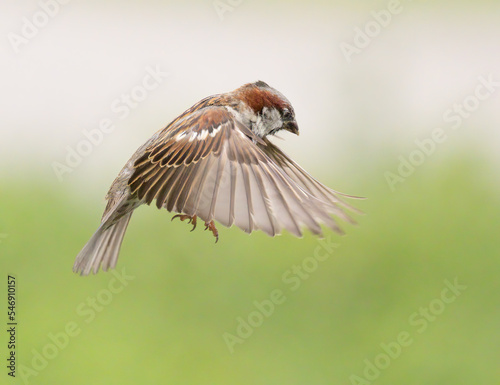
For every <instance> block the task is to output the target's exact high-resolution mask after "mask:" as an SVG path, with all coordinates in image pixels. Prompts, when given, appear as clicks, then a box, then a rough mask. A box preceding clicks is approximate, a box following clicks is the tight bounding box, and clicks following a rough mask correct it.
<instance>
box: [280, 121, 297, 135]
mask: <svg viewBox="0 0 500 385" xmlns="http://www.w3.org/2000/svg"><path fill="white" fill-rule="evenodd" d="M283 129H284V130H287V131H290V132H291V133H292V134H295V135H297V136H298V135H299V126H298V125H297V122H296V121H295V120H289V121H286V122H285V123H284V124H283Z"/></svg>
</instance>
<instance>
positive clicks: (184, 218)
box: [172, 214, 196, 231]
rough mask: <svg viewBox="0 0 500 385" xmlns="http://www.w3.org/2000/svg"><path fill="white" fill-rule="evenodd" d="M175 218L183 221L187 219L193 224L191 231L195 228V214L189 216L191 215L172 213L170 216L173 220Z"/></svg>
mask: <svg viewBox="0 0 500 385" xmlns="http://www.w3.org/2000/svg"><path fill="white" fill-rule="evenodd" d="M175 218H179V219H180V220H181V221H185V220H186V219H189V222H188V223H191V224H192V225H193V228H192V229H191V231H193V230H194V229H196V215H193V216H191V215H185V214H177V215H174V216H173V217H172V220H174V219H175Z"/></svg>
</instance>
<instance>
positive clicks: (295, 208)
mask: <svg viewBox="0 0 500 385" xmlns="http://www.w3.org/2000/svg"><path fill="white" fill-rule="evenodd" d="M280 130H286V131H289V132H291V133H293V134H296V135H298V134H299V129H298V126H297V123H296V121H295V113H294V110H293V107H292V105H291V104H290V102H289V101H288V99H287V98H285V97H284V96H283V95H282V94H281V93H280V92H278V91H277V90H275V89H274V88H272V87H270V86H269V85H267V84H266V83H264V82H262V81H258V82H255V83H250V84H246V85H244V86H242V87H240V88H238V89H236V90H235V91H233V92H229V93H225V94H220V95H214V96H210V97H208V98H205V99H203V100H201V101H200V102H198V103H196V104H195V105H194V106H193V107H191V108H190V109H188V110H187V111H185V112H184V113H183V114H181V115H180V116H179V117H178V118H176V119H175V120H174V121H173V122H172V123H170V124H169V125H168V126H167V127H165V128H164V129H162V130H160V131H158V132H157V133H156V134H154V135H153V136H152V137H151V139H149V140H148V141H147V142H146V143H145V144H144V145H142V146H141V147H140V148H139V149H138V150H137V151H136V153H135V154H134V155H132V157H131V158H130V160H129V161H128V162H127V164H126V165H125V167H123V169H122V170H121V171H120V173H119V174H118V177H117V178H116V179H115V181H114V182H113V184H112V185H111V188H110V189H109V192H108V194H107V196H106V200H107V206H106V209H105V210H104V214H103V217H102V220H101V225H100V226H99V228H98V229H97V231H96V232H95V233H94V235H93V236H92V238H91V239H90V240H89V241H88V243H87V244H86V245H85V247H84V248H83V249H82V250H81V251H80V253H79V254H78V256H77V257H76V261H75V264H74V266H73V271H75V272H80V273H81V274H82V275H87V274H89V273H90V271H93V272H94V273H97V271H98V270H99V266H101V267H102V269H103V270H105V271H106V270H107V269H108V268H110V267H111V268H114V267H115V265H116V261H117V258H118V253H119V251H120V246H121V243H122V240H123V236H124V234H125V230H126V229H127V225H128V223H129V221H130V217H131V216H132V213H133V211H134V210H135V209H136V208H137V207H138V206H140V205H142V204H144V203H146V204H148V205H150V204H151V203H152V202H153V201H154V200H156V206H157V207H158V208H159V209H160V208H165V209H167V210H168V211H170V212H175V213H178V215H175V216H174V217H173V218H172V220H173V219H174V218H180V220H182V221H184V220H188V221H189V223H191V224H192V225H193V230H194V228H195V227H196V224H197V220H198V219H201V220H202V221H203V222H204V224H205V230H207V229H209V230H210V231H211V232H212V233H213V235H214V236H215V238H216V242H217V240H218V232H217V229H216V227H215V224H214V220H217V221H218V222H220V223H221V224H223V225H224V226H227V227H230V226H232V225H233V224H234V225H236V226H238V227H239V228H241V229H242V230H244V231H246V232H247V233H251V232H252V231H253V230H258V229H260V230H262V231H264V232H265V233H266V234H268V235H270V236H274V235H276V234H279V233H280V232H281V230H282V229H286V230H288V231H289V232H290V233H292V234H293V235H295V236H297V237H300V236H302V231H301V228H302V227H306V228H308V229H309V230H310V231H311V232H313V233H314V234H318V235H321V227H320V224H325V225H327V226H329V227H331V228H332V229H333V230H335V231H337V232H338V233H342V230H341V229H340V228H339V227H338V226H337V224H336V223H335V221H334V220H333V218H332V217H331V214H333V215H335V216H337V217H340V218H342V219H343V220H346V221H348V222H351V223H353V221H352V219H351V218H349V216H347V214H346V213H345V212H344V211H343V209H342V208H347V209H350V210H353V211H356V210H355V209H354V208H352V207H351V206H350V205H348V204H347V203H345V202H343V201H342V200H341V199H340V197H339V196H347V195H345V194H342V193H339V192H336V191H333V190H331V189H329V188H328V187H326V186H324V185H323V184H321V183H320V182H318V181H317V180H315V179H314V178H312V177H311V176H310V175H309V174H308V173H307V172H305V171H304V170H303V169H302V168H301V167H300V166H298V165H297V164H296V163H295V162H294V161H293V160H292V159H290V158H289V157H288V156H287V155H285V154H284V153H283V152H282V151H281V150H280V149H279V148H278V147H276V146H275V145H274V144H272V143H271V142H270V141H269V139H268V138H267V136H268V135H274V134H275V133H277V132H278V131H280ZM352 198H355V197H352ZM191 231H192V230H191Z"/></svg>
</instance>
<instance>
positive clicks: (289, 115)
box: [283, 108, 293, 120]
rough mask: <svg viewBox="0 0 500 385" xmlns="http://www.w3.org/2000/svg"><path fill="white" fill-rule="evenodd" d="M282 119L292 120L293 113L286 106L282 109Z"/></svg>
mask: <svg viewBox="0 0 500 385" xmlns="http://www.w3.org/2000/svg"><path fill="white" fill-rule="evenodd" d="M283 120H293V115H292V113H291V112H290V110H288V109H287V108H285V109H284V110H283Z"/></svg>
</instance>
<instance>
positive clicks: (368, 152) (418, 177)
mask: <svg viewBox="0 0 500 385" xmlns="http://www.w3.org/2000/svg"><path fill="white" fill-rule="evenodd" d="M1 8H2V12H0V21H1V22H0V28H1V35H2V36H3V38H2V39H1V41H0V45H1V52H2V60H0V74H1V75H0V76H1V84H2V92H1V93H0V105H1V111H2V112H1V114H0V138H1V139H0V156H1V158H2V159H1V160H2V161H1V162H0V177H1V184H0V193H1V200H0V242H1V243H0V256H1V257H0V271H1V272H2V277H1V279H0V282H1V286H2V289H1V290H2V291H3V290H5V291H4V292H6V291H7V275H9V274H10V275H13V276H15V277H16V280H17V320H18V322H19V324H18V326H17V346H16V362H17V372H16V378H15V379H13V378H10V377H8V376H7V372H8V369H7V368H6V367H5V365H2V367H3V369H2V371H3V372H2V373H1V374H0V375H1V376H2V377H3V378H7V380H8V381H9V383H16V384H17V383H20V384H23V383H24V384H28V383H31V384H42V383H50V384H54V385H55V384H68V383H71V384H89V383H90V384H96V385H97V384H110V383H121V384H136V383H158V384H163V383H165V384H167V383H168V384H219V385H222V384H283V383H287V384H316V385H323V384H325V385H326V384H372V383H379V384H395V383H405V384H408V385H410V384H423V383H425V384H452V383H453V384H455V385H459V384H471V383H475V384H486V383H488V384H491V383H497V382H498V381H499V379H500V370H499V369H498V356H499V354H500V333H499V331H498V325H499V322H500V307H499V305H498V304H499V303H498V298H499V295H500V288H499V284H498V276H499V274H500V265H499V262H498V257H499V256H500V246H499V242H498V230H499V227H500V226H499V225H500V219H499V218H500V200H499V194H500V182H499V177H498V176H499V171H500V156H499V153H500V152H499V148H500V147H499V145H500V130H499V125H500V114H499V110H500V109H499V107H500V70H499V68H500V50H499V45H498V44H499V43H498V42H499V41H500V25H499V24H498V18H499V16H500V4H499V3H498V2H495V1H478V2H467V1H460V2H450V1H435V2H425V1H409V0H404V1H403V0H402V1H399V2H398V1H396V0H394V1H389V2H387V1H364V2H361V1H357V2H348V1H326V0H325V1H307V2H306V1H288V2H285V1H265V2H264V1H245V0H241V1H238V0H220V1H212V0H207V1H185V2H182V3H180V2H170V1H141V2H139V1H135V2H134V1H130V2H123V1H106V2H98V1H85V2H84V1H80V0H73V1H69V2H68V1H62V0H60V1H56V0H40V1H25V2H22V3H19V2H13V1H10V2H4V3H3V4H2V6H1ZM259 79H260V80H264V81H266V82H267V83H269V84H270V85H271V86H273V87H275V88H277V89H278V90H280V91H281V92H282V93H283V94H285V95H286V96H287V97H288V98H289V99H290V101H291V102H292V104H293V105H294V107H295V110H296V115H297V120H298V123H299V126H300V130H301V135H300V137H295V136H292V135H288V134H286V133H285V134H282V135H281V136H282V138H283V139H284V140H280V139H275V140H274V142H275V143H276V144H278V146H280V147H281V148H282V149H283V150H284V151H285V152H287V153H288V154H289V155H290V156H291V157H292V158H293V159H295V160H296V161H297V162H298V163H299V164H301V165H302V166H303V167H304V168H305V169H306V170H308V171H309V172H310V173H311V174H312V175H314V176H315V177H317V178H318V179H319V180H320V181H322V182H324V183H325V184H327V185H328V186H330V187H332V188H334V189H336V190H339V191H342V192H345V193H348V194H352V195H358V196H364V197H367V198H368V199H367V200H364V201H352V202H351V203H352V204H353V205H354V206H356V207H358V208H360V209H361V210H363V211H364V212H365V213H366V215H363V216H356V220H357V221H358V225H357V226H352V225H348V224H344V223H343V224H342V227H343V228H344V230H345V231H346V233H347V236H345V237H339V236H337V235H336V234H333V233H331V232H326V239H325V240H324V241H318V240H317V239H316V238H314V237H313V236H311V235H310V234H306V235H305V237H304V238H303V239H296V238H294V237H292V236H291V235H289V234H284V235H282V236H280V237H277V238H274V239H272V238H269V237H267V236H266V235H265V234H263V233H260V232H258V233H254V234H252V236H250V237H249V236H248V235H246V234H244V233H243V232H242V231H240V230H239V229H237V228H232V229H226V228H219V230H220V233H221V239H220V241H219V243H218V244H217V245H215V244H214V243H213V239H212V237H211V235H210V234H207V233H204V232H203V231H202V230H197V231H195V232H193V233H190V232H189V229H190V228H189V226H188V225H186V224H181V223H171V222H170V218H171V215H170V214H169V213H167V212H165V211H158V210H154V209H152V208H141V209H139V210H137V212H136V214H135V215H134V218H133V220H132V221H131V224H130V226H129V229H128V232H127V234H126V237H125V241H124V243H123V247H122V251H121V256H120V259H119V262H118V266H117V269H116V271H115V272H114V273H111V272H107V273H103V272H101V273H99V274H98V275H96V276H90V277H79V276H77V275H75V274H73V273H72V271H71V268H72V264H73V261H74V257H75V256H76V254H77V253H78V251H79V250H80V249H81V247H82V246H83V245H84V244H85V243H86V242H87V240H88V239H89V237H90V236H91V235H92V233H93V232H94V231H95V229H96V228H97V226H98V223H99V220H100V216H101V214H102V211H103V209H104V205H105V203H104V195H105V194H106V192H107V189H108V187H109V185H110V184H111V182H112V180H113V179H114V177H115V176H116V174H117V173H118V171H119V170H120V169H121V167H122V166H123V165H124V164H125V162H126V161H127V160H128V158H129V157H130V155H131V154H132V153H133V152H134V151H135V150H136V149H137V147H139V146H140V145H141V144H142V143H143V142H144V141H146V140H147V139H148V138H149V137H150V136H151V135H152V134H153V133H154V132H156V131H157V130H159V129H160V128H162V127H164V126H165V125H166V124H167V123H169V122H170V121H171V120H172V119H173V118H175V117H176V116H177V115H179V114H180V113H181V112H182V111H184V110H185V109H187V108H188V107H190V106H191V105H192V104H194V103H195V102H197V101H198V100H200V99H201V98H203V97H205V96H208V95H211V94H215V93H220V92H226V91H230V90H232V89H235V88H237V87H239V86H240V85H242V84H244V83H247V82H251V81H255V80H259ZM332 243H334V244H335V247H333V246H332V245H331V244H332ZM1 297H2V300H0V306H1V309H0V312H1V313H2V314H4V316H2V320H4V321H2V322H5V325H6V323H7V318H6V317H7V316H6V315H7V303H6V301H5V298H6V296H5V295H3V296H1ZM277 298H279V299H277ZM273 299H274V300H275V302H270V301H272V300H273ZM5 327H6V326H5ZM8 337H9V335H8V334H7V333H2V337H1V341H3V342H2V349H0V351H2V355H3V358H2V362H4V364H5V362H6V361H5V360H6V357H7V356H8V354H9V350H8V349H7V341H8ZM3 381H4V380H2V383H4V382H3ZM5 383H7V382H5Z"/></svg>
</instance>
